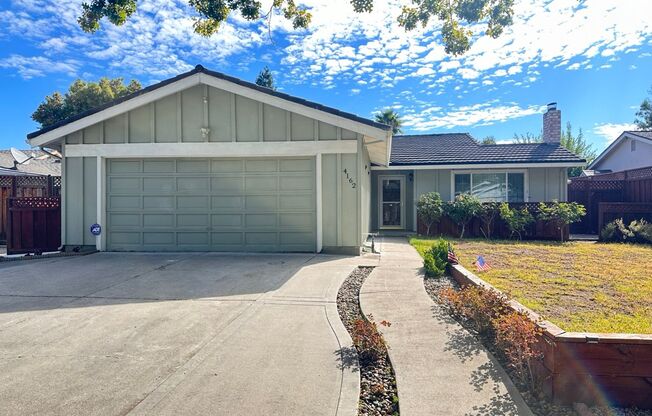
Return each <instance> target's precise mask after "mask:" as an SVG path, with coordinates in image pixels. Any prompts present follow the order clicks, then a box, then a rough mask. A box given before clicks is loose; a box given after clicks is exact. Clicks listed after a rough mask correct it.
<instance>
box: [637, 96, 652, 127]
mask: <svg viewBox="0 0 652 416" xmlns="http://www.w3.org/2000/svg"><path fill="white" fill-rule="evenodd" d="M649 94H652V88H650V90H649ZM634 122H635V123H636V126H637V127H638V128H639V129H641V130H645V129H652V101H651V100H650V99H649V98H646V99H644V100H643V102H642V103H641V106H640V107H639V109H638V111H637V112H636V120H634Z"/></svg>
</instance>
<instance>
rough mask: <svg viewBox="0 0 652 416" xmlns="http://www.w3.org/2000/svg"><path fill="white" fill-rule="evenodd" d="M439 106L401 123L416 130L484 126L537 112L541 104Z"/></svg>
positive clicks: (409, 115) (542, 108)
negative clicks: (443, 107)
mask: <svg viewBox="0 0 652 416" xmlns="http://www.w3.org/2000/svg"><path fill="white" fill-rule="evenodd" d="M447 110H448V111H443V109H442V108H441V107H439V108H437V110H436V111H432V110H429V109H427V108H424V109H422V110H421V111H416V112H413V113H409V114H406V115H404V116H403V124H404V125H405V126H406V127H410V128H412V129H414V130H416V131H428V130H434V129H442V128H446V129H450V128H455V127H475V126H486V125H490V124H494V123H498V122H505V121H507V120H511V119H515V118H520V117H526V116H530V115H533V114H539V113H542V112H543V111H544V107H542V106H529V107H521V106H519V105H516V104H499V103H497V102H496V101H490V102H485V103H479V104H474V105H468V106H461V107H457V108H455V109H450V108H447Z"/></svg>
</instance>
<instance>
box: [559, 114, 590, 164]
mask: <svg viewBox="0 0 652 416" xmlns="http://www.w3.org/2000/svg"><path fill="white" fill-rule="evenodd" d="M561 145H562V146H564V147H565V148H566V150H568V151H569V152H571V153H574V154H576V155H577V156H579V157H581V158H583V159H585V160H586V163H587V164H589V163H591V162H593V159H595V157H596V156H597V155H598V154H597V152H596V150H595V149H594V148H593V145H591V144H590V143H588V142H587V141H586V139H585V138H584V132H582V129H581V128H580V130H579V132H578V133H577V136H575V135H573V128H572V126H571V123H566V131H564V132H562V133H561ZM582 169H583V167H582V166H577V167H574V168H568V176H570V177H575V176H580V175H581V174H582Z"/></svg>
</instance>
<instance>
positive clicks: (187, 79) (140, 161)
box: [28, 66, 583, 253]
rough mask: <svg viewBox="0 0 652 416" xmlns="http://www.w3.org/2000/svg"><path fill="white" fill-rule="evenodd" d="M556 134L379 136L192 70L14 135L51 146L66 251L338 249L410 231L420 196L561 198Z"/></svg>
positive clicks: (317, 108)
mask: <svg viewBox="0 0 652 416" xmlns="http://www.w3.org/2000/svg"><path fill="white" fill-rule="evenodd" d="M551 111H552V112H549V113H547V114H548V116H550V115H554V116H555V120H557V122H556V124H555V123H553V124H554V126H553V127H554V128H553V130H554V129H557V130H556V131H557V132H560V129H561V124H560V123H561V121H560V116H559V114H558V111H557V110H556V109H552V110H551ZM544 117H546V116H544ZM553 135H554V134H553ZM556 137H557V138H556V141H555V140H554V139H551V140H552V141H554V142H551V143H546V144H536V145H513V146H512V145H498V146H480V145H478V144H477V143H475V142H474V141H473V140H472V139H471V138H470V136H468V135H445V136H437V135H435V136H419V137H410V136H399V137H396V138H392V134H391V128H390V127H389V126H386V125H383V124H379V123H376V122H374V121H371V120H367V119H364V118H360V117H358V116H355V115H353V114H349V113H345V112H342V111H339V110H336V109H334V108H330V107H326V106H323V105H320V104H316V103H312V102H310V101H306V100H303V99H299V98H296V97H292V96H289V95H287V94H283V93H280V92H277V91H273V90H270V89H267V88H264V87H259V86H257V85H255V84H251V83H248V82H244V81H241V80H239V79H236V78H232V77H229V76H227V75H224V74H221V73H218V72H213V71H209V70H206V69H204V68H203V67H201V66H197V67H196V68H195V69H194V70H192V71H190V72H188V73H185V74H182V75H179V76H177V77H175V78H172V79H170V80H167V81H163V82H161V83H159V84H156V85H153V86H151V87H148V88H145V89H143V90H141V91H139V92H137V93H135V94H132V95H130V96H127V97H123V98H121V99H119V100H116V101H114V102H111V103H109V104H107V105H104V106H102V107H100V108H97V109H94V110H92V111H89V112H86V113H84V114H81V115H79V116H76V117H73V118H71V119H68V120H65V121H63V122H61V123H58V124H57V125H54V126H51V127H48V128H46V129H42V130H40V131H37V132H35V133H32V134H30V135H28V139H29V141H30V143H31V144H32V145H33V146H45V147H50V148H55V149H57V150H60V151H61V152H62V153H63V155H64V183H63V191H62V192H63V217H62V241H63V242H64V244H65V245H66V246H68V247H71V246H73V247H74V246H94V247H97V248H98V249H100V250H114V251H121V250H147V251H179V250H187V251H193V250H194V251H204V250H214V251H306V252H315V251H316V252H322V251H324V252H347V253H358V252H359V248H360V246H361V245H362V243H363V242H364V240H365V239H366V237H367V235H368V234H369V233H370V232H373V231H375V230H377V229H378V228H379V227H380V228H395V229H405V230H411V229H413V228H414V220H413V218H414V210H413V206H414V201H415V200H416V197H417V195H418V194H419V193H422V192H427V191H439V192H441V193H442V194H443V195H444V197H446V198H449V197H452V196H453V193H454V192H455V191H454V190H456V191H458V192H467V191H471V192H474V193H477V194H478V195H479V196H481V197H483V198H484V199H485V200H487V199H489V198H493V199H499V200H506V199H509V200H513V201H516V200H523V201H539V200H551V199H562V200H563V199H565V197H566V190H565V185H566V168H567V167H570V166H579V165H581V164H582V162H583V161H582V160H581V159H579V158H578V157H576V156H574V155H572V154H570V153H568V152H567V151H565V150H563V149H562V148H561V147H560V145H559V137H560V135H559V134H557V136H556ZM439 139H441V140H439ZM413 140H414V141H413ZM444 144H445V146H448V147H447V148H442V149H443V150H440V147H441V146H442V145H444ZM481 173H486V174H488V175H487V176H486V177H483V176H478V174H481ZM387 175H391V176H387ZM508 184H509V187H508V188H507V185H508ZM506 189H509V190H506ZM379 191H380V192H379ZM379 210H380V211H381V212H383V215H381V217H382V218H387V220H386V221H385V220H384V221H379V220H378V217H379V216H378V212H379ZM94 223H98V224H100V225H102V227H103V232H102V233H101V235H100V236H99V237H95V236H93V235H91V233H90V232H89V228H90V226H91V225H93V224H94Z"/></svg>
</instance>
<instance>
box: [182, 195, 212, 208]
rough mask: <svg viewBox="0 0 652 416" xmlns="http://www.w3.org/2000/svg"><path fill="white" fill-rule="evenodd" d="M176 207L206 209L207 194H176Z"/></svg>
mask: <svg viewBox="0 0 652 416" xmlns="http://www.w3.org/2000/svg"><path fill="white" fill-rule="evenodd" d="M177 209H190V210H201V211H208V209H209V205H208V197H207V196H178V197H177Z"/></svg>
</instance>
